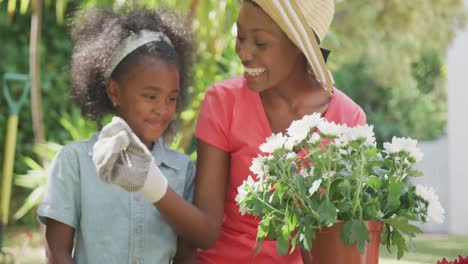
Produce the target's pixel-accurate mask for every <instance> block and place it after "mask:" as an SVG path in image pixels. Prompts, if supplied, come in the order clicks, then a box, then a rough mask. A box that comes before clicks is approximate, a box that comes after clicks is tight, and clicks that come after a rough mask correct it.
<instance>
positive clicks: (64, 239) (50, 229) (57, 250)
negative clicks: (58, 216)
mask: <svg viewBox="0 0 468 264" xmlns="http://www.w3.org/2000/svg"><path fill="white" fill-rule="evenodd" d="M74 234H75V229H73V228H72V227H71V226H69V225H66V224H64V223H61V222H58V221H56V220H53V219H50V218H48V219H47V226H46V235H45V238H46V239H45V240H46V241H45V242H46V246H45V247H46V255H47V263H48V264H55V263H59V264H62V263H63V264H73V263H75V262H74V261H73V259H72V249H73V237H74Z"/></svg>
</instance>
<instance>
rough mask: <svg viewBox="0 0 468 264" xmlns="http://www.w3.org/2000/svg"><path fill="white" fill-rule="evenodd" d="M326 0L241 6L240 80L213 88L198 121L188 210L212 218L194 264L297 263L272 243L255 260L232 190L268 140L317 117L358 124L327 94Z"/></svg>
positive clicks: (359, 114)
mask: <svg viewBox="0 0 468 264" xmlns="http://www.w3.org/2000/svg"><path fill="white" fill-rule="evenodd" d="M333 11H334V4H333V0H291V1H288V0H284V1H279V0H278V1H272V0H244V1H241V6H240V12H239V17H238V20H237V29H238V32H237V41H236V52H237V54H238V56H239V58H240V60H241V62H242V64H243V65H244V69H245V73H244V75H243V76H239V77H235V78H232V79H229V80H226V81H223V82H220V83H217V84H214V85H213V86H212V87H211V88H210V89H209V90H208V91H207V93H206V97H205V99H204V102H203V105H202V107H201V110H200V115H199V118H198V123H197V129H196V136H197V138H198V162H197V176H196V184H195V186H196V187H195V198H194V202H195V204H196V205H197V206H198V207H199V208H200V209H201V210H202V211H203V212H205V214H207V215H210V216H211V217H212V218H211V219H212V220H211V222H210V224H211V226H212V227H214V230H213V231H212V232H209V233H208V234H207V237H209V238H210V239H212V237H213V236H214V238H217V237H218V233H219V238H218V239H217V241H216V243H215V244H214V246H213V247H211V248H209V249H208V250H200V251H199V252H198V262H199V263H303V262H308V261H310V256H309V255H308V254H306V253H302V254H301V252H300V250H295V251H294V252H293V253H292V254H291V255H288V256H278V253H277V251H276V245H275V241H264V243H263V245H262V248H261V250H260V251H259V252H258V254H256V249H257V246H256V243H255V242H256V241H255V238H256V234H257V226H258V219H255V218H253V217H251V216H249V215H241V214H240V213H239V207H238V205H237V204H236V201H235V196H236V195H237V187H238V186H239V185H241V184H242V182H243V181H244V180H245V179H246V178H247V177H248V176H249V175H250V174H251V172H250V171H249V167H250V166H251V162H252V158H255V157H256V156H257V155H258V154H260V150H259V146H260V144H261V143H263V142H264V141H265V138H266V137H268V136H270V135H271V134H272V133H279V132H283V133H284V132H285V130H286V128H288V127H289V125H290V124H291V122H292V121H293V120H297V119H300V118H301V117H302V116H304V115H306V114H312V113H314V112H319V113H321V114H322V116H323V117H324V118H325V119H327V120H328V121H334V122H335V123H340V124H346V125H348V126H355V125H362V124H364V123H365V114H364V112H363V111H362V109H361V108H360V107H359V106H358V105H357V104H356V103H354V102H353V101H352V100H351V99H350V98H348V97H347V96H346V95H345V94H343V93H342V92H341V91H339V90H338V89H336V88H334V87H333V83H332V77H331V74H330V73H329V71H328V69H327V67H326V65H325V58H324V57H325V56H324V54H322V52H321V51H320V48H319V46H318V42H320V41H321V40H322V39H323V38H324V36H325V34H326V32H327V31H328V28H329V25H330V23H331V20H332V17H333Z"/></svg>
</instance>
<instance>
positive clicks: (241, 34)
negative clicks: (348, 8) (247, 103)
mask: <svg viewBox="0 0 468 264" xmlns="http://www.w3.org/2000/svg"><path fill="white" fill-rule="evenodd" d="M236 52H237V54H238V56H239V58H240V60H241V62H242V64H243V65H244V68H245V72H244V76H245V78H246V80H247V85H248V87H249V88H250V89H251V90H254V91H257V92H261V91H265V90H267V89H270V88H275V87H276V88H277V87H279V86H282V85H288V84H289V81H291V79H293V76H296V73H297V71H300V72H304V71H305V58H304V56H303V55H302V52H301V51H300V50H299V48H297V47H296V46H295V45H294V44H293V43H292V42H291V41H290V40H289V38H288V37H287V35H286V34H285V33H284V32H283V31H282V30H281V28H280V27H279V26H278V25H277V24H276V23H275V22H274V21H273V20H272V19H271V18H270V17H269V16H268V14H266V13H265V12H264V11H263V10H262V9H261V8H260V7H258V6H256V5H254V4H252V3H250V2H248V1H242V3H241V6H240V12H239V17H238V19H237V40H236Z"/></svg>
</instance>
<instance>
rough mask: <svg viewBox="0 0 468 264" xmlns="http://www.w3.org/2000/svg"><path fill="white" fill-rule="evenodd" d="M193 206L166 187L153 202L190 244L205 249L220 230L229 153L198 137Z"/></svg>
mask: <svg viewBox="0 0 468 264" xmlns="http://www.w3.org/2000/svg"><path fill="white" fill-rule="evenodd" d="M197 154H198V158H197V172H196V176H195V194H194V196H195V197H194V204H195V205H196V206H194V205H193V204H191V203H190V202H188V201H186V200H184V199H183V198H181V197H180V196H179V195H177V193H175V192H174V191H173V190H172V189H171V188H170V187H168V189H167V192H166V195H164V197H163V198H162V199H161V200H159V201H158V202H157V203H155V206H156V207H157V208H158V209H159V211H160V213H161V215H162V216H163V217H164V219H165V220H166V221H167V222H168V223H169V224H170V225H171V226H172V228H174V230H175V231H176V233H177V234H178V235H179V236H182V237H183V238H184V239H185V240H186V241H187V242H188V243H189V244H190V245H192V246H193V247H198V248H202V249H208V248H210V247H211V246H213V244H214V243H215V242H216V240H217V239H218V236H219V232H220V230H221V224H222V218H223V212H224V200H225V196H226V186H227V179H228V173H229V154H228V153H227V152H225V151H223V150H221V149H218V148H216V147H214V146H212V145H210V144H207V143H205V142H203V141H200V140H199V141H198V147H197Z"/></svg>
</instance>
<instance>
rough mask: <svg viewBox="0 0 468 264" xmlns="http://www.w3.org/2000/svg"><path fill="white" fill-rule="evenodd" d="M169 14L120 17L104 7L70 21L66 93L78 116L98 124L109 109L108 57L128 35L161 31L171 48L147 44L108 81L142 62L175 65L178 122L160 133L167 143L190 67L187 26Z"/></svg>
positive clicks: (162, 43)
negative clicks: (68, 87)
mask: <svg viewBox="0 0 468 264" xmlns="http://www.w3.org/2000/svg"><path fill="white" fill-rule="evenodd" d="M176 21H181V20H180V18H179V17H178V16H177V15H175V13H173V12H172V11H169V10H158V11H148V10H143V9H136V10H132V11H130V12H129V13H127V14H119V13H116V12H114V11H112V10H111V9H107V8H93V9H87V10H83V11H79V12H78V13H77V14H76V15H75V17H74V19H73V21H72V29H71V35H72V38H73V41H74V48H73V56H72V63H71V94H72V98H73V101H74V102H75V103H77V104H78V106H79V107H80V108H81V113H82V115H83V116H85V117H87V118H90V119H92V120H96V121H100V120H101V118H102V117H103V116H104V115H105V114H107V113H112V112H113V111H114V108H113V106H112V102H111V101H110V100H109V98H108V96H107V93H106V82H107V79H106V78H105V72H106V70H108V67H109V65H110V63H111V57H112V55H113V52H114V51H115V49H116V48H117V47H118V45H119V44H120V43H121V42H122V40H124V39H126V38H127V37H128V36H129V35H130V34H132V33H137V32H139V31H141V30H149V31H155V32H163V33H164V34H165V35H166V36H167V37H168V38H169V40H170V41H171V43H172V45H173V47H171V45H170V44H168V43H166V42H165V41H158V42H150V43H148V44H145V45H143V46H141V47H139V48H137V49H136V50H134V51H133V52H131V53H130V54H129V55H127V56H126V57H125V58H124V59H123V60H122V61H121V62H120V63H119V64H118V65H117V66H116V67H115V69H114V70H113V71H112V73H111V76H110V78H113V79H115V80H117V81H118V80H120V78H121V76H122V74H123V73H125V72H126V71H127V70H128V69H129V68H130V67H132V66H133V65H135V63H136V62H138V61H139V59H140V58H141V57H147V56H150V57H157V58H160V59H163V60H164V61H166V62H168V63H171V64H175V65H176V66H177V68H178V70H179V76H180V87H179V89H180V92H179V97H178V100H177V107H176V115H177V118H176V119H175V120H173V121H171V123H170V124H169V126H168V128H167V129H166V131H164V133H163V139H164V140H165V141H166V142H167V141H170V140H171V139H172V138H173V136H174V135H175V133H176V132H177V128H178V117H179V114H180V112H181V111H182V110H183V108H184V107H185V103H186V100H187V93H188V91H187V90H188V83H189V77H190V69H191V66H192V63H193V55H192V54H193V50H194V38H193V35H192V32H191V30H190V28H189V27H188V25H184V24H181V23H179V22H176Z"/></svg>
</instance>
